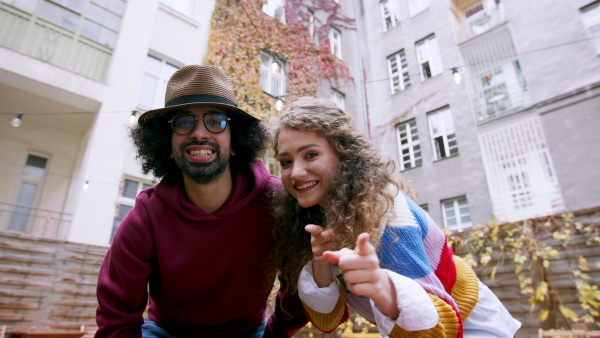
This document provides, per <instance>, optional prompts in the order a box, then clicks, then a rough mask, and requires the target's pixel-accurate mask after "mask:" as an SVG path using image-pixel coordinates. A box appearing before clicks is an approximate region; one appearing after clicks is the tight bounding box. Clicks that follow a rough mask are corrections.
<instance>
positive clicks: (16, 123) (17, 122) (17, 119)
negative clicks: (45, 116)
mask: <svg viewBox="0 0 600 338" xmlns="http://www.w3.org/2000/svg"><path fill="white" fill-rule="evenodd" d="M22 117H23V113H18V114H17V116H16V117H15V118H14V119H12V121H10V124H11V125H12V126H13V127H15V128H17V127H18V126H20V125H21V118H22Z"/></svg>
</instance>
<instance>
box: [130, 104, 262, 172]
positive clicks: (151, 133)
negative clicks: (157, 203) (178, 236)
mask: <svg viewBox="0 0 600 338" xmlns="http://www.w3.org/2000/svg"><path fill="white" fill-rule="evenodd" d="M177 113H178V112H177V111H175V112H170V113H167V114H162V115H160V116H156V117H154V118H152V119H150V120H149V121H147V122H145V123H143V124H140V125H138V126H136V127H132V128H131V130H130V132H131V138H132V139H133V144H134V145H135V146H136V148H137V156H136V158H138V159H140V160H141V162H142V172H143V173H144V174H148V173H150V172H151V173H152V174H153V175H154V177H157V178H163V177H169V178H176V177H178V176H179V175H181V170H180V169H179V167H178V166H177V164H176V163H175V160H174V159H172V158H171V157H170V155H171V133H172V132H173V131H172V129H171V126H170V125H169V123H168V122H169V121H170V120H171V118H172V117H173V116H175V115H176V114H177ZM228 117H229V118H230V119H231V121H229V128H231V149H232V150H233V152H234V153H235V155H234V156H231V159H230V161H229V165H230V168H231V170H232V171H239V170H241V169H244V168H247V167H248V165H249V164H250V162H252V161H253V160H254V159H256V158H257V157H258V156H260V155H262V154H263V152H264V150H265V148H266V146H267V142H268V139H269V135H268V132H267V129H266V127H265V126H264V125H263V124H262V123H261V122H260V121H258V120H255V119H252V118H249V117H246V116H243V115H240V114H235V113H229V114H228Z"/></svg>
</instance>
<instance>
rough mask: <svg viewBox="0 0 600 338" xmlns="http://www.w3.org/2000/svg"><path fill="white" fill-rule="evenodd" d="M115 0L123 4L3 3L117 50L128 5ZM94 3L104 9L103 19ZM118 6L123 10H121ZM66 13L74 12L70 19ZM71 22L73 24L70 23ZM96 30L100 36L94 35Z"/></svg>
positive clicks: (86, 0)
mask: <svg viewBox="0 0 600 338" xmlns="http://www.w3.org/2000/svg"><path fill="white" fill-rule="evenodd" d="M114 1H115V2H117V3H119V5H118V6H116V7H115V6H112V5H111V4H112V3H108V4H107V5H105V6H103V5H101V4H99V3H96V2H93V1H92V0H82V1H81V2H79V3H80V4H81V8H75V7H74V6H69V5H68V4H63V3H61V2H60V1H53V0H35V1H34V2H32V3H35V5H34V6H31V5H29V6H23V5H22V4H14V3H8V2H3V3H5V4H6V5H7V6H11V7H14V8H17V9H19V10H21V11H24V12H26V13H29V14H31V15H32V16H33V17H32V20H41V21H42V22H44V23H45V24H50V25H53V26H55V27H58V28H60V29H63V30H65V31H67V32H70V33H72V34H73V36H74V37H75V38H80V39H85V40H87V41H90V42H91V43H94V44H97V45H98V46H102V47H104V48H108V49H110V50H114V49H115V48H116V45H117V42H118V38H119V33H120V31H121V27H122V24H123V18H124V14H125V7H126V6H127V2H126V1H125V0H114ZM92 6H96V7H98V8H99V9H100V10H102V11H103V12H102V16H103V19H102V20H100V21H102V22H99V17H95V16H94V15H93V12H92V10H91V9H92ZM115 10H117V11H120V13H118V12H117V11H115ZM54 15H58V17H54ZM63 15H68V16H70V19H66V20H65V18H66V17H65V16H63ZM112 17H114V18H113V19H114V20H118V21H117V22H116V23H115V21H114V20H109V19H107V18H112ZM115 18H116V19H115ZM67 22H69V23H70V24H66V23H67ZM91 27H95V28H97V30H96V31H95V32H92V30H90V29H89V28H91ZM92 33H94V34H95V35H96V36H95V37H92V36H90V35H91V34H92Z"/></svg>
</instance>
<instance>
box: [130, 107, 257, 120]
mask: <svg viewBox="0 0 600 338" xmlns="http://www.w3.org/2000/svg"><path fill="white" fill-rule="evenodd" d="M198 105H205V106H211V107H217V108H221V109H223V110H224V111H226V112H228V113H234V114H239V115H242V116H246V117H249V118H251V119H253V120H256V121H260V119H257V118H256V117H254V116H252V115H250V114H248V113H247V112H246V111H244V110H243V109H240V108H238V107H235V106H232V105H229V104H224V103H212V102H191V103H184V104H179V105H175V106H169V107H165V108H158V109H152V110H148V111H146V112H144V113H143V114H142V115H140V117H139V119H138V124H145V123H148V122H150V120H152V119H154V118H156V117H158V116H161V115H164V114H166V113H169V112H172V111H174V110H180V109H184V108H188V107H192V106H198Z"/></svg>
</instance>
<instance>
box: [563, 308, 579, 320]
mask: <svg viewBox="0 0 600 338" xmlns="http://www.w3.org/2000/svg"><path fill="white" fill-rule="evenodd" d="M558 309H559V310H560V313H562V314H563V316H565V317H566V318H567V319H569V320H570V321H572V322H577V320H579V317H577V315H576V314H575V312H574V311H573V310H571V309H569V308H568V307H565V306H562V305H560V306H559V307H558Z"/></svg>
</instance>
